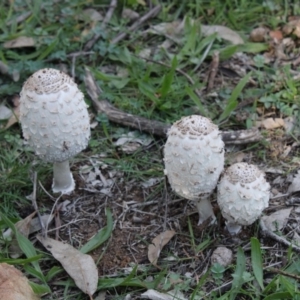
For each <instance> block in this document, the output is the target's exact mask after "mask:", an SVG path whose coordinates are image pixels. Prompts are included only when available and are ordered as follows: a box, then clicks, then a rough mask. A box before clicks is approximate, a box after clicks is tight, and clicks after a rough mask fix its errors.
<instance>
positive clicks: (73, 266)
mask: <svg viewBox="0 0 300 300" xmlns="http://www.w3.org/2000/svg"><path fill="white" fill-rule="evenodd" d="M37 239H38V240H39V241H40V242H41V243H42V244H43V246H44V247H45V248H47V250H48V251H50V252H51V254H52V255H53V257H54V258H55V259H57V260H58V261H59V262H60V263H61V264H62V266H63V268H64V269H65V270H66V272H67V273H68V274H69V275H70V276H71V277H72V278H73V280H74V281H75V284H76V285H77V287H78V288H80V289H81V290H82V291H83V292H84V293H86V294H88V295H89V296H90V297H91V296H92V295H93V294H94V293H95V291H96V289H97V284H98V270H97V267H96V264H95V262H94V260H93V259H92V257H91V256H90V255H87V254H83V253H81V252H80V251H78V250H76V249H75V248H73V247H72V246H71V245H68V244H64V243H61V242H59V241H56V240H53V239H51V238H48V237H47V238H43V237H42V236H40V235H39V236H37Z"/></svg>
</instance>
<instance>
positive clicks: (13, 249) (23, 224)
mask: <svg viewBox="0 0 300 300" xmlns="http://www.w3.org/2000/svg"><path fill="white" fill-rule="evenodd" d="M35 214H36V212H33V213H32V214H30V215H29V216H27V217H26V218H25V219H23V220H20V221H19V222H17V223H16V224H15V227H16V230H18V231H19V232H20V233H21V234H22V235H24V236H25V237H28V235H29V232H30V223H31V221H32V218H33V217H34V215H35ZM9 255H10V257H12V258H19V257H20V256H22V255H23V251H22V250H21V249H20V247H19V243H18V241H17V238H16V237H15V236H14V237H13V239H12V241H11V244H10V246H9Z"/></svg>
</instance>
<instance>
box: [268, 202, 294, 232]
mask: <svg viewBox="0 0 300 300" xmlns="http://www.w3.org/2000/svg"><path fill="white" fill-rule="evenodd" d="M292 209H293V208H292V207H289V208H284V209H280V210H278V211H275V212H274V213H272V214H271V215H269V216H263V217H262V219H263V221H264V223H265V226H266V227H267V228H268V229H269V230H271V231H276V230H281V229H283V228H284V227H285V226H286V224H287V222H288V220H289V216H290V213H291V211H292Z"/></svg>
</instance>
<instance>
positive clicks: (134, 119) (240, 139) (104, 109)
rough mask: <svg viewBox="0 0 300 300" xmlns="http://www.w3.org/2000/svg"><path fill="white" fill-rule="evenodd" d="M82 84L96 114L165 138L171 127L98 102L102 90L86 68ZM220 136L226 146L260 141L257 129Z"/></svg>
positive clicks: (101, 101)
mask: <svg viewBox="0 0 300 300" xmlns="http://www.w3.org/2000/svg"><path fill="white" fill-rule="evenodd" d="M84 82H85V85H86V89H87V92H88V94H89V96H90V97H91V99H92V102H93V105H94V107H95V109H96V110H97V112H98V113H104V114H106V116H107V118H108V119H109V120H110V121H112V122H115V123H117V124H121V125H123V126H128V127H131V128H134V129H138V130H140V131H145V132H147V133H150V134H153V135H157V136H160V137H166V136H167V132H168V130H169V128H170V127H171V125H168V124H165V123H162V122H159V121H153V120H148V119H146V118H143V117H139V116H135V115H132V114H129V113H125V112H123V111H121V110H120V109H117V108H116V107H114V106H113V105H112V104H110V103H109V102H108V101H106V100H98V99H99V97H100V96H101V94H102V90H101V89H100V87H99V86H98V85H97V84H96V82H95V79H94V77H93V75H92V73H91V71H90V70H89V69H88V68H86V69H85V76H84ZM221 134H222V138H223V141H224V142H225V143H226V144H246V143H249V142H256V141H259V140H261V139H262V137H261V135H260V132H259V131H258V129H250V130H238V131H222V132H221Z"/></svg>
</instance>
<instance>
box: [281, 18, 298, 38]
mask: <svg viewBox="0 0 300 300" xmlns="http://www.w3.org/2000/svg"><path fill="white" fill-rule="evenodd" d="M282 31H283V33H284V35H291V34H293V35H295V36H296V37H298V38H299V37H300V20H291V21H289V22H288V23H287V24H286V25H284V26H283V28H282Z"/></svg>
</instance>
